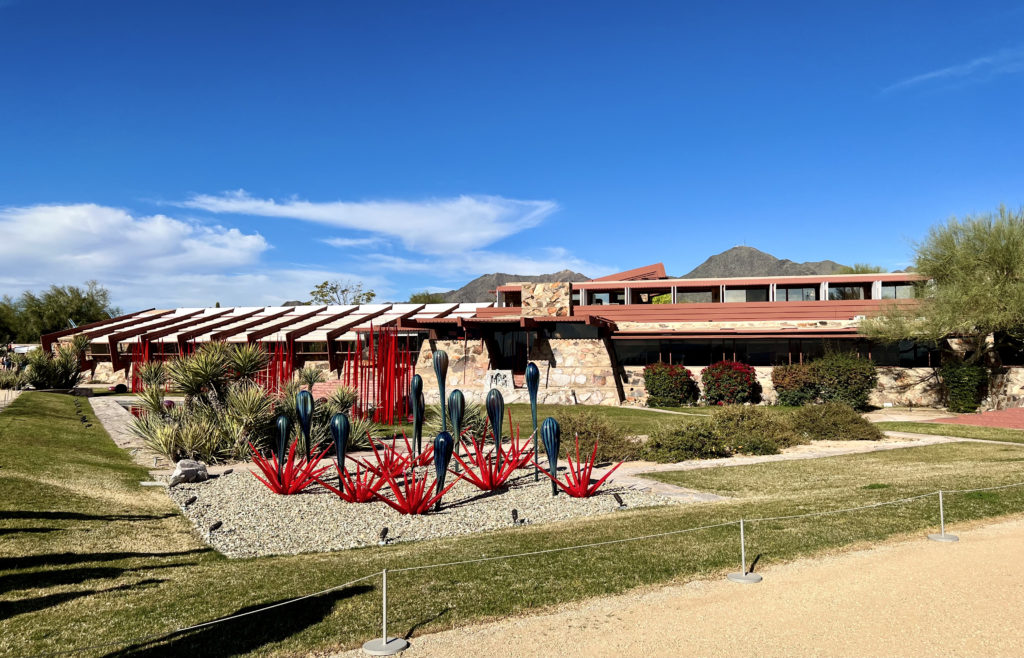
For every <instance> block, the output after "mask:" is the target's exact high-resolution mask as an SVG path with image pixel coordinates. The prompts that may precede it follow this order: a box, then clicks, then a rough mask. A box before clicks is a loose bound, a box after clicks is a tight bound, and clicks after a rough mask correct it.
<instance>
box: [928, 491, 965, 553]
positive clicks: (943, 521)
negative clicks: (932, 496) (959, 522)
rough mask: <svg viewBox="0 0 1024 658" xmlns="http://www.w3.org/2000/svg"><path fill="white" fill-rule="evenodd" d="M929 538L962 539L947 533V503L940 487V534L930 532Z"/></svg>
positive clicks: (948, 540)
mask: <svg viewBox="0 0 1024 658" xmlns="http://www.w3.org/2000/svg"><path fill="white" fill-rule="evenodd" d="M928 539H931V540H932V541H941V542H947V543H951V542H955V541H960V538H959V537H957V536H956V535H947V534H946V510H945V504H944V503H943V500H942V489H939V534H937V535H936V534H930V535H928Z"/></svg>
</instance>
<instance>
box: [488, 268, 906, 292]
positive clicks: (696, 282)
mask: <svg viewBox="0 0 1024 658" xmlns="http://www.w3.org/2000/svg"><path fill="white" fill-rule="evenodd" d="M924 280H925V277H923V276H921V275H920V274H913V273H910V272H886V273H884V274H882V273H879V274H815V275H806V276H777V277H772V276H759V277H736V278H720V279H649V280H639V281H583V282H580V283H573V284H572V289H573V290H621V289H623V288H632V289H633V290H651V289H660V288H671V287H673V286H674V287H676V288H714V287H718V286H722V285H724V286H725V287H727V288H728V287H730V286H767V285H771V284H773V283H774V284H776V285H780V286H788V285H800V284H804V285H807V284H819V283H871V282H873V281H882V282H887V283H891V282H894V281H895V282H901V281H906V282H912V281H924ZM515 287H516V286H513V288H515ZM499 290H501V288H499Z"/></svg>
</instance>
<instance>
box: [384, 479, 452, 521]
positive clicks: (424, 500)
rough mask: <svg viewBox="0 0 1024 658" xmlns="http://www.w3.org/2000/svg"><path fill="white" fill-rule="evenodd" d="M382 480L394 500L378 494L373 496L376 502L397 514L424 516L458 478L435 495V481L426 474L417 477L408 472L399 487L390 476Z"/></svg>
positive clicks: (396, 481) (395, 480)
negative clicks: (378, 501) (387, 506)
mask: <svg viewBox="0 0 1024 658" xmlns="http://www.w3.org/2000/svg"><path fill="white" fill-rule="evenodd" d="M383 479H384V481H385V482H386V483H387V485H388V487H389V488H390V489H391V493H392V494H394V496H395V499H394V500H391V499H390V498H388V497H387V496H382V495H381V494H379V493H377V494H374V495H375V496H376V498H377V499H378V500H382V501H384V502H385V503H387V504H388V505H390V506H391V507H392V508H393V509H395V510H396V511H397V512H398V513H399V514H426V513H427V512H428V511H430V508H431V507H433V505H434V503H436V502H437V501H439V500H441V497H442V496H444V495H445V494H446V493H448V490H449V489H451V488H452V487H454V486H455V485H456V484H457V483H458V481H459V478H455V479H454V480H453V481H452V483H451V484H449V485H448V486H447V487H445V488H444V489H442V490H441V491H438V492H436V493H435V492H434V489H436V485H437V481H436V480H432V479H430V477H429V476H428V475H427V474H426V473H424V474H423V475H422V476H420V477H417V476H416V471H409V472H408V473H407V474H406V476H405V480H404V482H403V483H402V484H401V485H399V484H398V480H397V479H396V478H395V477H394V476H392V475H385V476H384V478H383Z"/></svg>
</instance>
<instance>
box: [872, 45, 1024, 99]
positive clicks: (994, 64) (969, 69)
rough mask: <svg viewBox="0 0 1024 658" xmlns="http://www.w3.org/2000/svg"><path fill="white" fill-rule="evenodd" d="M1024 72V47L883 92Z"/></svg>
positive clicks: (918, 77) (919, 77) (910, 80)
mask: <svg viewBox="0 0 1024 658" xmlns="http://www.w3.org/2000/svg"><path fill="white" fill-rule="evenodd" d="M1021 72H1024V47H1018V48H1006V49H1003V50H1000V51H998V52H996V53H993V54H991V55H986V56H984V57H978V58H975V59H972V60H971V61H969V62H964V63H963V64H957V65H955V66H947V67H946V68H942V69H936V70H934V71H929V72H927V73H922V74H921V75H915V76H913V77H910V78H907V79H905V80H900V81H899V82H897V83H895V84H891V85H889V86H888V87H886V88H885V89H883V90H882V91H883V92H888V91H895V90H897V89H905V88H907V87H914V86H918V85H922V84H927V83H935V82H966V81H968V80H987V79H991V78H994V77H996V76H998V75H1006V74H1010V73H1021Z"/></svg>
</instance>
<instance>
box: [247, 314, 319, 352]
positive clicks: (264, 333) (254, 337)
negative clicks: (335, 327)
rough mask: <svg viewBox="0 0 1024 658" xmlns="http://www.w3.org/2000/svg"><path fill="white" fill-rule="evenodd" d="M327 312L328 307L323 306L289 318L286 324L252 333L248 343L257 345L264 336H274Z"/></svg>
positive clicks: (281, 323)
mask: <svg viewBox="0 0 1024 658" xmlns="http://www.w3.org/2000/svg"><path fill="white" fill-rule="evenodd" d="M326 310H327V307H326V306H321V307H320V308H318V309H316V310H315V311H310V312H309V313H303V314H302V315H296V316H294V317H291V318H288V319H287V320H285V321H284V322H278V323H277V324H273V325H270V326H269V327H266V328H264V329H257V330H256V331H253V332H252V333H250V334H249V336H248V337H247V339H248V341H249V342H250V343H255V342H256V341H258V340H259V339H260V338H263V337H264V336H269V335H270V334H272V333H274V332H277V331H280V330H281V329H284V328H285V327H288V326H291V325H293V324H295V323H296V322H302V321H303V320H308V319H310V318H312V317H314V316H316V314H317V313H323V312H324V311H326Z"/></svg>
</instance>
